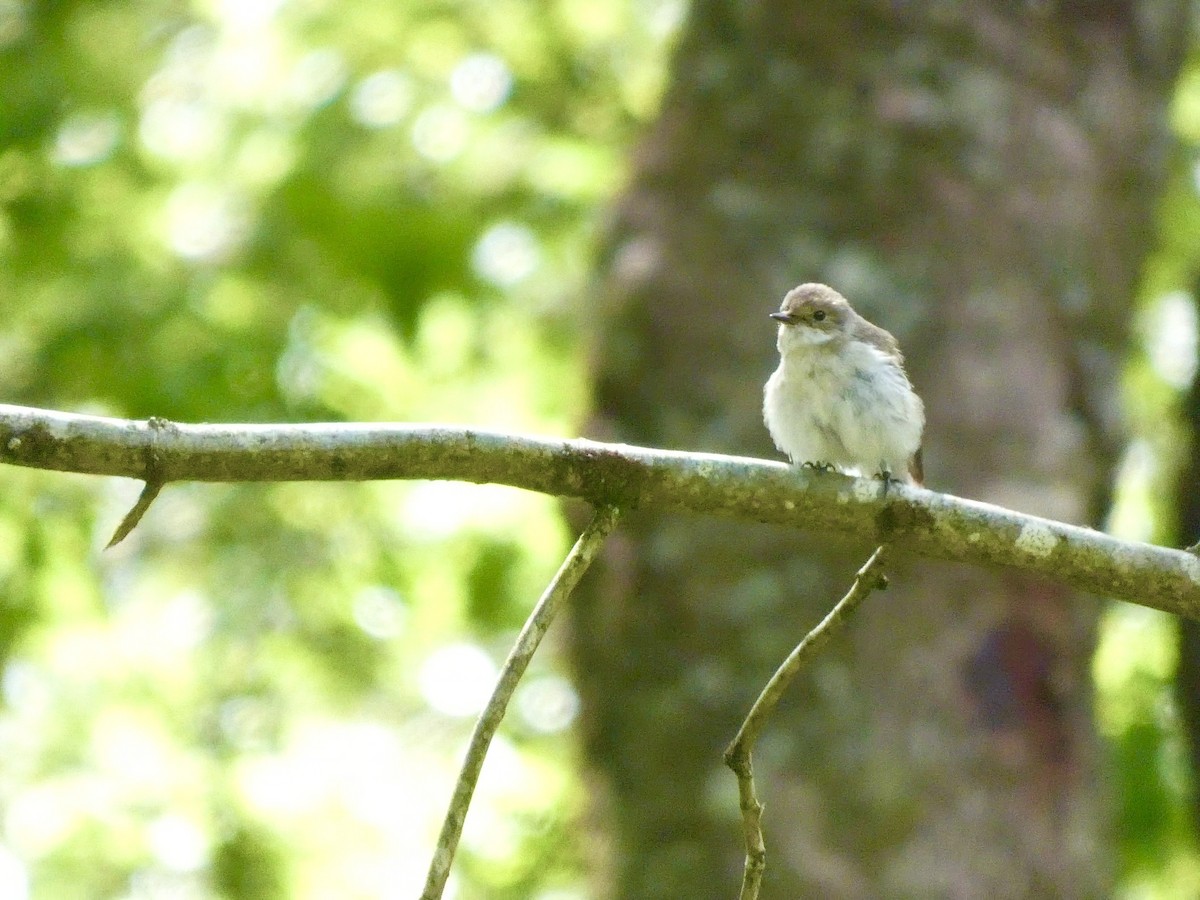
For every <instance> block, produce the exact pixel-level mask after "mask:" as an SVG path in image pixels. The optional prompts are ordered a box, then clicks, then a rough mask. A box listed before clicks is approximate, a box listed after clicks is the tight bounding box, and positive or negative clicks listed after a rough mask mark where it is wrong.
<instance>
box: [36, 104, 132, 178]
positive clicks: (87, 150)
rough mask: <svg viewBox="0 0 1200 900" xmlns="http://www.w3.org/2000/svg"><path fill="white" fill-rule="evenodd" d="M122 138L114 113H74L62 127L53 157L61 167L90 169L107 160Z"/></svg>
mask: <svg viewBox="0 0 1200 900" xmlns="http://www.w3.org/2000/svg"><path fill="white" fill-rule="evenodd" d="M120 136H121V126H120V123H119V122H118V120H117V116H116V114H115V113H112V112H105V113H74V114H73V115H70V116H68V117H67V118H66V119H65V120H64V121H63V123H62V124H61V125H60V126H59V128H58V134H57V136H56V137H55V140H54V150H53V153H52V154H51V155H52V158H53V159H54V161H55V162H56V163H58V164H59V165H60V166H90V165H93V164H94V163H98V162H103V161H104V160H106V159H108V157H109V156H111V155H112V152H113V150H114V149H115V148H116V146H117V141H118V139H119V138H120Z"/></svg>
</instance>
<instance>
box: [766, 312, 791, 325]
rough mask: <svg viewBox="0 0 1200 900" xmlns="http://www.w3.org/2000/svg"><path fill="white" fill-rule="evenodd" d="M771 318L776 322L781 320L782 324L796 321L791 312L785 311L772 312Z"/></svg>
mask: <svg viewBox="0 0 1200 900" xmlns="http://www.w3.org/2000/svg"><path fill="white" fill-rule="evenodd" d="M771 318H772V319H774V320H775V321H776V322H782V323H783V324H784V325H791V324H792V323H793V322H795V321H796V319H795V318H794V317H793V316H792V314H791V313H785V312H773V313H771Z"/></svg>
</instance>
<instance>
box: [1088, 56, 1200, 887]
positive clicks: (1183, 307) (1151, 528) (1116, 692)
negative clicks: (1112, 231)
mask: <svg viewBox="0 0 1200 900" xmlns="http://www.w3.org/2000/svg"><path fill="white" fill-rule="evenodd" d="M1197 63H1198V60H1196V59H1193V60H1192V61H1191V63H1190V64H1189V65H1188V66H1187V67H1186V68H1185V71H1184V74H1183V75H1182V76H1181V79H1180V83H1179V85H1178V88H1177V91H1176V96H1175V104H1174V115H1173V122H1174V126H1175V130H1176V134H1177V136H1178V137H1179V139H1180V143H1181V145H1182V152H1181V153H1180V154H1179V156H1178V157H1177V159H1176V160H1175V165H1174V172H1173V174H1172V177H1171V180H1170V183H1169V186H1168V189H1167V191H1166V193H1165V194H1164V196H1163V198H1162V200H1161V203H1160V208H1159V236H1158V242H1157V249H1156V252H1155V253H1154V254H1153V255H1152V256H1151V258H1150V259H1149V260H1148V261H1147V264H1146V267H1145V273H1144V277H1143V279H1142V286H1141V297H1140V298H1139V304H1138V314H1137V333H1136V335H1135V338H1136V341H1135V344H1134V347H1133V352H1132V353H1131V355H1130V359H1129V361H1128V365H1127V367H1126V371H1125V383H1124V394H1125V404H1124V412H1125V415H1126V418H1127V420H1128V423H1129V429H1130V432H1131V442H1130V445H1129V448H1128V450H1127V451H1126V454H1125V458H1124V460H1123V461H1122V465H1121V469H1120V472H1119V473H1118V479H1117V485H1116V488H1117V489H1116V502H1115V504H1114V508H1113V511H1112V514H1111V517H1110V522H1109V529H1110V530H1111V531H1113V532H1114V533H1116V534H1118V535H1120V536H1122V537H1126V538H1130V539H1134V540H1146V541H1152V542H1155V543H1162V544H1166V545H1168V546H1181V545H1183V544H1187V543H1189V542H1191V541H1194V540H1195V537H1194V536H1184V535H1178V534H1175V533H1174V531H1175V525H1174V522H1175V518H1176V512H1175V509H1174V507H1173V504H1174V502H1175V496H1176V483H1177V480H1178V478H1179V472H1180V467H1181V466H1182V465H1184V463H1185V452H1184V451H1185V448H1186V447H1187V445H1188V442H1189V441H1190V440H1194V439H1195V436H1194V435H1190V434H1189V433H1188V431H1189V425H1188V423H1187V422H1186V421H1185V419H1184V417H1183V415H1182V412H1183V410H1182V404H1183V402H1184V399H1185V396H1186V390H1187V388H1188V386H1189V385H1190V384H1191V382H1192V379H1193V378H1194V377H1195V371H1196V358H1197V312H1196V310H1197V306H1196V289H1197V285H1200V196H1198V185H1200V181H1198V174H1200V169H1197V168H1196V159H1197V151H1198V150H1200V118H1197V115H1198V113H1200V68H1198V67H1197ZM1177 643H1178V635H1177V630H1176V624H1175V622H1174V620H1173V619H1172V618H1171V617H1169V616H1167V615H1166V614H1163V613H1157V612H1154V611H1152V610H1147V609H1143V608H1139V607H1130V606H1115V607H1113V608H1112V609H1110V610H1109V611H1108V613H1107V614H1106V616H1105V618H1104V620H1103V621H1102V624H1101V632H1100V643H1099V648H1098V650H1097V653H1096V658H1095V662H1094V672H1095V680H1096V709H1097V717H1098V721H1099V725H1100V728H1101V731H1102V733H1103V734H1104V735H1105V736H1106V738H1107V739H1108V743H1109V748H1110V750H1111V753H1112V758H1113V769H1114V775H1115V778H1114V783H1115V785H1116V787H1117V795H1116V798H1115V799H1116V801H1117V804H1118V812H1119V818H1118V826H1119V829H1118V836H1119V850H1120V859H1121V875H1122V880H1121V896H1125V897H1191V896H1195V895H1196V893H1197V892H1198V891H1200V853H1198V852H1197V845H1196V835H1195V825H1194V823H1193V822H1192V821H1191V813H1190V809H1191V804H1192V802H1193V801H1192V799H1191V797H1192V795H1193V793H1194V791H1195V790H1196V786H1195V782H1194V779H1195V774H1194V773H1193V772H1191V771H1190V767H1189V765H1188V762H1187V754H1186V753H1185V749H1184V747H1185V742H1186V740H1187V736H1186V735H1185V734H1184V732H1183V728H1182V724H1181V721H1180V717H1179V714H1178V711H1177V707H1176V697H1175V694H1174V691H1173V684H1172V682H1173V679H1174V675H1175V669H1176V665H1177V655H1178V654H1177Z"/></svg>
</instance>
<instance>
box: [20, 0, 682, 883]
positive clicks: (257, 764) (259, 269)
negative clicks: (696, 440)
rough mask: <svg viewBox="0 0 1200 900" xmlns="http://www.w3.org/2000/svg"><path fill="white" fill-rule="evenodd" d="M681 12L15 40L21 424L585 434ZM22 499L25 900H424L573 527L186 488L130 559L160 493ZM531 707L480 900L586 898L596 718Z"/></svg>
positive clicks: (512, 503) (409, 487)
mask: <svg viewBox="0 0 1200 900" xmlns="http://www.w3.org/2000/svg"><path fill="white" fill-rule="evenodd" d="M680 12H681V6H680V5H679V4H678V3H673V2H651V0H604V2H599V3H595V2H587V3H581V2H578V0H569V2H568V0H559V2H536V3H528V2H524V0H521V2H517V0H490V2H472V0H462V2H448V0H447V2H441V0H413V2H409V3H404V4H395V3H390V2H383V0H347V2H340V3H329V2H326V0H252V2H246V0H194V2H182V0H180V2H166V0H163V2H156V3H128V2H118V0H104V2H87V3H83V2H65V3H54V4H39V3H33V2H21V0H0V84H3V85H4V89H3V91H0V321H2V322H3V326H2V327H0V397H2V398H3V399H4V400H5V401H6V402H17V403H29V404H34V405H43V406H49V407H59V408H66V409H81V408H82V409H88V410H92V411H99V412H111V413H113V414H118V415H130V416H148V415H158V416H164V417H166V418H173V419H179V420H187V421H203V420H223V421H278V420H300V419H309V420H311V419H331V420H343V419H345V420H430V419H433V420H438V419H442V420H452V421H459V422H476V423H480V424H484V425H490V426H493V427H499V428H513V429H523V430H529V431H539V432H543V433H562V434H566V433H571V432H573V431H574V430H576V423H577V422H578V421H579V419H580V417H581V415H582V414H583V411H584V408H585V405H586V392H585V387H584V380H583V373H582V362H581V358H582V357H581V353H580V349H581V345H582V334H581V331H582V328H581V323H580V318H581V317H580V316H579V315H578V313H579V310H580V309H581V306H580V304H579V293H580V291H581V288H582V284H583V278H584V275H585V273H586V271H587V268H588V265H589V253H590V251H589V247H590V238H591V232H592V229H593V228H594V227H595V222H596V218H597V209H598V206H599V205H600V204H602V203H603V202H604V199H605V198H606V197H608V196H609V195H610V193H611V192H612V191H613V190H614V189H615V188H616V187H617V186H618V185H619V184H620V183H621V180H622V178H623V165H622V162H621V161H622V159H623V157H624V153H625V148H626V146H627V144H628V142H629V140H630V138H631V136H632V135H633V134H634V132H635V131H636V129H637V127H638V126H639V125H640V123H641V122H642V121H644V120H645V119H646V118H647V117H649V116H650V115H652V114H653V111H654V107H655V104H656V102H657V97H658V93H659V87H660V81H661V77H662V64H663V57H664V53H663V45H664V42H665V41H666V40H667V39H668V38H669V37H670V34H671V32H672V30H673V28H674V26H675V24H676V21H677V19H678V17H679V15H680ZM0 475H2V476H3V487H4V491H3V495H2V497H0V652H2V653H3V657H2V658H3V660H4V661H5V668H4V678H3V681H2V683H0V688H2V696H3V701H4V706H3V710H2V711H0V810H2V811H3V817H2V818H0V894H2V895H3V896H5V897H10V896H11V897H14V898H19V897H22V896H31V897H38V898H43V897H45V898H50V897H53V898H55V900H58V898H72V897H80V898H85V897H86V898H95V897H109V896H111V897H122V898H147V897H160V896H168V895H169V896H172V897H185V898H190V897H225V898H231V900H232V898H240V897H254V898H263V897H276V896H278V897H284V896H289V897H291V896H295V897H305V896H319V895H330V896H333V895H336V896H338V897H346V898H354V897H371V898H376V897H380V896H411V895H414V894H415V893H416V889H415V886H416V885H418V884H419V882H420V880H421V878H422V877H423V867H424V865H425V863H426V862H427V859H426V854H427V853H428V852H429V850H430V848H431V847H432V843H433V837H434V834H435V832H436V828H437V824H438V820H439V818H440V815H441V813H442V811H443V809H444V804H445V802H446V799H447V798H448V796H449V787H450V779H451V777H452V774H453V771H454V770H455V768H456V766H457V762H458V759H457V758H458V754H459V753H460V752H461V748H462V746H463V744H464V741H465V737H466V735H467V732H468V729H469V727H470V721H471V715H472V714H473V709H474V708H475V706H476V705H477V704H478V698H479V697H480V696H481V693H482V692H486V690H487V689H488V688H490V681H489V679H490V677H491V674H492V673H493V672H494V670H495V665H496V664H497V662H498V660H499V659H501V658H502V657H503V655H504V654H505V653H506V652H507V648H508V644H509V643H510V641H511V638H512V636H513V634H514V633H515V629H516V628H517V627H518V626H519V624H520V621H521V620H522V618H523V616H524V614H525V612H526V611H527V610H528V609H529V607H530V606H531V605H532V603H533V602H534V600H535V599H536V597H537V596H538V594H539V593H540V591H541V589H542V587H543V586H544V584H545V582H546V580H547V579H548V578H549V576H550V575H551V574H552V572H553V571H554V569H555V568H556V567H557V565H558V562H559V561H560V559H561V555H562V554H563V552H565V549H566V543H567V535H566V533H565V529H564V526H563V525H562V523H561V522H560V519H559V516H558V511H557V507H556V505H555V504H554V503H553V502H552V501H551V500H549V499H548V498H544V497H539V496H527V495H522V494H520V493H519V492H516V491H512V490H508V489H502V488H488V487H477V486H466V485H454V484H397V483H393V484H367V485H336V486H328V485H324V486H323V485H247V486H220V485H203V486H201V485H172V486H169V487H168V488H167V489H166V490H165V491H164V493H163V495H162V496H161V497H160V499H159V500H158V501H157V502H156V504H155V506H154V508H153V509H152V510H151V512H150V513H149V515H148V516H147V518H146V519H145V520H144V522H143V523H142V525H141V526H139V528H138V529H137V531H135V532H134V534H133V535H132V536H131V537H130V539H129V540H128V541H127V543H126V544H124V545H122V546H121V547H119V548H117V549H116V550H114V551H110V552H107V553H102V552H101V551H100V547H101V546H102V545H103V543H104V541H105V540H106V538H107V533H108V532H109V531H110V530H111V528H112V526H113V525H114V524H115V522H116V521H117V520H118V519H119V518H120V516H121V515H122V514H123V512H124V510H125V509H126V508H128V506H129V504H131V503H132V502H133V499H134V497H135V496H136V493H137V486H136V485H132V484H128V483H119V482H115V481H104V480H98V479H84V478H75V477H69V476H54V475H47V474H39V473H31V472H21V471H17V470H11V471H7V470H6V471H4V472H2V473H0ZM528 678H529V683H528V685H526V686H524V687H523V689H522V691H521V692H519V693H518V695H517V697H516V698H515V701H514V710H513V713H512V717H511V718H512V721H511V723H510V726H509V728H508V730H507V732H506V734H505V736H504V739H503V740H502V741H501V742H500V744H499V745H498V746H497V752H496V753H495V754H494V756H495V759H491V758H490V759H489V762H488V769H485V773H484V782H483V784H482V785H481V792H480V796H479V799H478V800H477V803H476V806H475V808H474V809H473V810H472V819H471V820H470V821H469V822H468V828H467V833H466V835H465V838H464V850H463V853H464V855H463V865H462V870H461V872H460V873H459V875H458V881H457V891H458V893H457V896H459V897H461V898H470V897H510V896H511V897H522V898H524V897H533V896H537V895H538V892H539V891H540V890H543V889H545V890H549V889H550V888H556V889H560V890H564V891H567V894H561V895H560V896H566V895H568V894H569V893H570V891H571V890H572V889H574V888H573V886H575V887H577V883H578V878H579V863H578V860H579V857H580V853H581V850H580V848H579V846H578V844H577V842H576V841H577V838H574V837H572V835H573V829H572V825H571V823H572V817H573V816H574V815H576V812H577V810H576V805H577V796H576V794H577V791H578V787H577V786H576V785H575V784H574V782H573V781H572V780H571V778H570V776H569V762H570V752H569V750H567V749H565V748H564V747H563V741H564V737H563V735H564V729H566V728H567V727H568V726H569V725H570V722H571V720H572V718H573V716H574V712H575V708H576V702H577V701H576V698H575V696H574V692H573V691H572V689H571V688H570V685H569V684H568V683H567V682H566V681H565V680H564V679H563V678H562V677H561V676H560V675H559V674H558V673H557V672H556V671H555V664H554V662H553V660H552V659H549V658H546V659H541V660H539V661H537V662H535V665H534V668H533V670H531V672H530V673H529V676H528ZM447 698H449V699H447ZM493 770H494V771H493ZM489 772H491V774H490V775H489Z"/></svg>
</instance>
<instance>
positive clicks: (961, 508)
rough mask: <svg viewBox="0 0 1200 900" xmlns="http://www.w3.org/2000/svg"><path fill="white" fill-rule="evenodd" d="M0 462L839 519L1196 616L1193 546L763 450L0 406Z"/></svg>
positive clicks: (1198, 600)
mask: <svg viewBox="0 0 1200 900" xmlns="http://www.w3.org/2000/svg"><path fill="white" fill-rule="evenodd" d="M168 426H169V427H168ZM0 462H6V463H11V464H13V465H21V466H33V467H36V468H41V469H54V470H57V471H63V472H85V473H91V474H96V475H123V476H125V477H128V478H139V479H142V480H143V481H153V480H156V479H158V480H162V481H164V482H171V481H337V480H342V481H362V480H368V479H384V478H420V479H453V480H457V481H473V482H496V483H500V484H508V485H512V486H514V487H519V488H525V489H527V490H531V491H540V492H542V493H546V494H555V495H559V496H564V497H579V498H582V499H585V500H589V501H591V502H593V503H596V504H606V503H608V504H615V505H618V506H622V507H631V506H640V507H642V508H645V509H653V510H657V511H663V512H680V511H686V512H694V513H705V514H710V515H719V516H726V517H730V518H735V519H743V520H753V521H758V522H773V523H777V524H781V525H790V526H794V527H796V528H801V529H804V530H807V531H810V532H814V533H828V532H839V533H841V534H846V535H854V536H857V537H859V538H861V539H862V541H863V542H864V543H866V542H871V543H875V544H880V543H887V544H889V545H891V546H893V547H894V548H896V549H902V550H906V551H909V552H912V553H916V554H920V555H922V556H928V557H933V558H936V559H946V560H955V561H959V562H966V563H973V564H977V565H991V566H1011V567H1013V568H1016V569H1021V570H1024V571H1026V572H1031V573H1036V574H1040V575H1044V576H1046V577H1048V578H1052V579H1055V580H1057V581H1061V582H1064V583H1066V584H1070V585H1072V586H1074V587H1076V588H1079V589H1082V590H1085V591H1091V592H1094V593H1098V594H1106V595H1109V596H1113V597H1119V598H1121V599H1124V600H1129V601H1132V602H1134V603H1141V604H1143V605H1145V606H1152V607H1155V608H1157V609H1163V610H1166V611H1168V612H1173V613H1178V614H1179V615H1183V616H1188V617H1190V618H1194V619H1200V559H1197V557H1195V556H1193V555H1192V554H1190V553H1186V552H1184V551H1182V550H1172V549H1169V548H1165V547H1154V546H1151V545H1149V544H1140V543H1134V542H1130V541H1122V540H1118V539H1117V538H1114V537H1111V536H1109V535H1106V534H1103V533H1101V532H1098V531H1094V530H1092V529H1089V528H1081V527H1078V526H1075V525H1068V524H1066V523H1063V522H1055V521H1051V520H1048V519H1041V518H1037V517H1034V516H1027V515H1022V514H1021V513H1017V512H1013V511H1011V510H1007V509H1002V508H1000V507H998V506H992V505H990V504H986V503H978V502H975V501H972V500H963V499H961V498H959V497H953V496H950V495H948V494H937V493H934V492H932V491H927V490H924V489H921V488H913V487H909V486H905V485H901V486H893V487H892V488H891V489H890V490H889V491H888V493H887V495H886V496H884V494H883V488H882V485H881V483H880V482H878V481H874V480H870V479H855V478H847V477H844V476H840V475H833V474H823V473H817V472H810V471H801V470H797V469H794V468H792V467H790V466H787V465H785V464H783V463H778V462H768V461H766V460H761V459H747V458H744V457H735V456H718V455H715V454H706V453H681V452H672V451H667V450H653V449H647V448H644V447H630V446H626V445H622V444H601V443H596V442H594V441H585V440H557V439H550V438H535V437H528V436H523V435H514V434H502V433H497V432H490V431H480V430H477V429H472V428H463V427H459V426H449V425H362V424H343V423H337V424H314V425H180V424H170V423H163V422H162V421H161V420H156V421H155V424H154V425H153V426H151V425H150V424H148V423H146V422H142V421H138V422H135V421H129V420H123V419H104V418H98V417H95V416H80V415H72V414H67V413H59V412H50V411H46V410H39V409H29V408H26V407H19V406H4V405H0Z"/></svg>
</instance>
